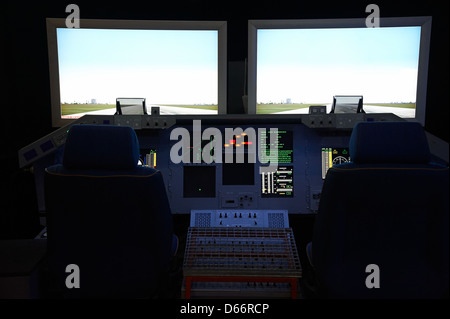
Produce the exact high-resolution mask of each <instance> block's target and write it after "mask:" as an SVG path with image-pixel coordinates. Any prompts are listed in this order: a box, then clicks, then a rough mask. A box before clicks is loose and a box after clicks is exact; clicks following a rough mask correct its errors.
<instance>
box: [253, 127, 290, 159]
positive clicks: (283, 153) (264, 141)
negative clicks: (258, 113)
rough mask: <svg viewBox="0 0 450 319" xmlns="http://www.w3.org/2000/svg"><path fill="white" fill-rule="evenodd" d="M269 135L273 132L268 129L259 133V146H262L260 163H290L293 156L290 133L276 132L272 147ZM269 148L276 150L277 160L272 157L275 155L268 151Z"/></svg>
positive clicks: (284, 131) (285, 131)
mask: <svg viewBox="0 0 450 319" xmlns="http://www.w3.org/2000/svg"><path fill="white" fill-rule="evenodd" d="M270 134H275V132H274V131H271V130H269V129H268V130H266V131H261V132H260V135H259V138H260V143H261V146H263V147H261V150H260V152H261V153H260V161H261V162H262V163H267V162H268V161H270V162H271V163H280V164H282V163H292V162H293V156H294V150H293V134H292V131H287V130H278V131H277V133H276V139H275V143H273V145H271V142H270ZM271 146H272V148H274V149H277V151H278V157H277V158H274V156H276V155H275V154H274V152H271V151H270V148H271ZM264 149H265V151H264Z"/></svg>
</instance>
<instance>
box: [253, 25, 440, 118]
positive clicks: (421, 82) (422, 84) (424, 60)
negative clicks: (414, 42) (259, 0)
mask: <svg viewBox="0 0 450 319" xmlns="http://www.w3.org/2000/svg"><path fill="white" fill-rule="evenodd" d="M431 22H432V17H431V16H423V17H392V18H383V17H382V18H380V27H402V26H405V27H406V26H420V27H421V34H420V49H419V65H418V76H417V93H416V112H415V118H411V119H409V118H405V119H406V120H415V121H418V122H419V123H421V124H422V125H425V115H426V114H425V113H426V101H427V81H428V60H429V52H430V40H431ZM319 28H366V19H365V18H351V19H307V20H249V21H248V108H247V110H248V111H247V113H248V114H256V112H257V100H256V99H257V89H256V88H257V61H258V57H257V45H258V36H257V34H258V30H261V29H319ZM331 98H332V97H330V100H331Z"/></svg>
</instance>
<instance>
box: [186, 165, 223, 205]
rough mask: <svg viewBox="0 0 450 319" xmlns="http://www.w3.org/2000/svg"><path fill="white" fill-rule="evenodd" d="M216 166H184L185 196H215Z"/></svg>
mask: <svg viewBox="0 0 450 319" xmlns="http://www.w3.org/2000/svg"><path fill="white" fill-rule="evenodd" d="M215 196H216V167H215V166H206V165H199V166H197V165H195V166H184V167H183V197H186V198H188V197H215Z"/></svg>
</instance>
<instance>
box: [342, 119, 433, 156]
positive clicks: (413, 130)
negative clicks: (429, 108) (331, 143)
mask: <svg viewBox="0 0 450 319" xmlns="http://www.w3.org/2000/svg"><path fill="white" fill-rule="evenodd" d="M349 149H350V158H351V160H352V161H353V162H355V163H405V164H406V163H410V164H419V163H420V164H424V163H428V162H429V161H430V158H431V155H430V150H429V147H428V141H427V138H426V135H425V131H424V129H423V128H422V126H421V125H420V124H419V123H416V122H360V123H357V124H356V125H355V127H354V128H353V132H352V135H351V137H350V145H349Z"/></svg>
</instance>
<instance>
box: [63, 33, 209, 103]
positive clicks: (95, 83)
mask: <svg viewBox="0 0 450 319" xmlns="http://www.w3.org/2000/svg"><path fill="white" fill-rule="evenodd" d="M57 32H58V58H59V72H60V83H61V87H60V88H61V102H73V101H76V102H85V101H90V100H91V99H96V100H97V102H99V103H115V99H116V97H144V98H146V99H147V103H149V104H151V103H160V104H164V103H166V104H184V103H186V104H195V103H198V104H200V103H214V104H216V103H217V88H218V86H217V70H218V60H217V50H218V45H217V44H218V42H217V41H218V39H217V37H218V34H217V31H207V30H202V31H190V30H182V31H180V30H178V31H177V30H105V29H103V30H102V29H66V28H61V29H58V30H57Z"/></svg>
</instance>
